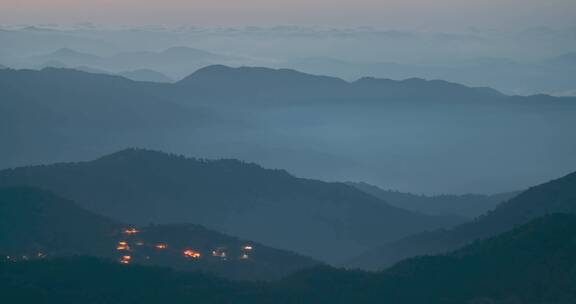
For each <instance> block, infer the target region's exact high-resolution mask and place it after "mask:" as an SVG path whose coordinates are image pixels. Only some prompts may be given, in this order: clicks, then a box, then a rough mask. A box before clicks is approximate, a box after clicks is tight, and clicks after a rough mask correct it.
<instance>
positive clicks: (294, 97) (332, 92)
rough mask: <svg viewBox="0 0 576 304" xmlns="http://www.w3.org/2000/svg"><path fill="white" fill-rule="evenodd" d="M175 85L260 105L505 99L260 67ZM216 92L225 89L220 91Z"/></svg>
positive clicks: (412, 82) (476, 91) (448, 87)
mask: <svg viewBox="0 0 576 304" xmlns="http://www.w3.org/2000/svg"><path fill="white" fill-rule="evenodd" d="M176 86H177V87H178V88H180V89H181V90H183V91H184V92H186V94H191V95H192V96H197V97H199V98H203V99H206V98H210V99H220V100H221V99H224V100H227V101H230V99H232V98H233V99H234V100H236V102H244V101H250V102H255V101H261V102H266V103H268V104H270V103H272V104H274V103H281V102H282V101H286V100H290V101H291V102H292V103H294V102H297V101H306V102H310V101H312V100H314V101H315V102H316V103H318V102H329V103H331V104H337V103H339V102H342V101H346V102H350V101H351V100H355V101H356V102H360V101H381V100H384V99H390V98H393V99H394V100H397V101H398V100H400V101H401V100H419V101H424V100H434V99H438V98H442V99H443V100H444V101H450V100H459V101H460V102H464V101H467V102H468V101H481V100H484V101H486V100H494V99H496V100H498V99H504V98H505V96H504V95H502V94H501V93H499V92H497V91H495V90H492V89H489V88H471V87H466V86H463V85H460V84H456V83H450V82H446V81H441V80H433V81H427V80H424V79H417V78H413V79H406V80H403V81H394V80H389V79H376V78H371V77H366V78H361V79H359V80H357V81H354V82H346V81H344V80H342V79H340V78H336V77H328V76H317V75H311V74H306V73H302V72H298V71H295V70H290V69H277V70H276V69H270V68H260V67H240V68H231V67H227V66H223V65H214V66H208V67H205V68H202V69H199V70H198V71H196V72H194V73H192V74H191V75H190V76H188V77H186V78H184V79H182V80H181V81H179V82H178V83H176ZM220 88H226V90H221V89H220Z"/></svg>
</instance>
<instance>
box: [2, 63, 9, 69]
mask: <svg viewBox="0 0 576 304" xmlns="http://www.w3.org/2000/svg"><path fill="white" fill-rule="evenodd" d="M6 69H8V67H7V66H5V65H1V64H0V70H6Z"/></svg>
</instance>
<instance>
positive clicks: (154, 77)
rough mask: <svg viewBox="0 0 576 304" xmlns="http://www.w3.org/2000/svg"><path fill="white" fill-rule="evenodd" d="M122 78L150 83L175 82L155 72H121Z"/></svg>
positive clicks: (142, 70)
mask: <svg viewBox="0 0 576 304" xmlns="http://www.w3.org/2000/svg"><path fill="white" fill-rule="evenodd" d="M119 75H120V76H123V77H126V78H128V79H132V80H135V81H148V82H161V83H163V82H174V79H172V78H170V77H168V76H166V75H164V74H162V73H160V72H157V71H154V70H150V69H139V70H133V71H126V72H120V73H119Z"/></svg>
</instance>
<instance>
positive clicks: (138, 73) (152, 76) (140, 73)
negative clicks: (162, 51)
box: [39, 60, 174, 83]
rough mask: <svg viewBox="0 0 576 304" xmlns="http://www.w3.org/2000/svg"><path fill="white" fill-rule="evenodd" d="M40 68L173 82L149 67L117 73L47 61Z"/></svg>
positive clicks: (136, 79)
mask: <svg viewBox="0 0 576 304" xmlns="http://www.w3.org/2000/svg"><path fill="white" fill-rule="evenodd" d="M39 68H40V69H42V70H43V69H49V68H56V69H70V70H78V71H82V72H86V73H92V74H105V75H117V76H122V77H124V78H128V79H130V80H134V81H146V82H158V83H171V82H174V79H172V78H170V77H168V76H166V75H164V74H162V73H160V72H157V71H154V70H150V69H138V70H133V71H120V72H118V73H112V72H109V71H106V70H103V69H97V68H93V67H90V66H87V65H79V66H75V67H69V66H67V65H66V64H64V63H62V62H60V61H54V60H52V61H47V62H46V63H44V64H42V65H41V66H40V67H39Z"/></svg>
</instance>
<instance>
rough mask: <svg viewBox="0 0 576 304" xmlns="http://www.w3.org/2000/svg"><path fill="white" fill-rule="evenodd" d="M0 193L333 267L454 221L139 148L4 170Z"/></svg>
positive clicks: (246, 168)
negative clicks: (49, 199) (30, 192)
mask: <svg viewBox="0 0 576 304" xmlns="http://www.w3.org/2000/svg"><path fill="white" fill-rule="evenodd" d="M0 185H2V186H16V185H27V186H34V187H39V188H43V189H48V190H51V191H54V192H56V193H59V194H61V195H63V196H65V197H67V198H71V199H73V200H74V201H77V202H78V203H80V204H82V206H84V207H86V208H87V209H88V210H90V211H94V212H97V213H98V214H102V215H106V216H108V217H111V218H113V219H115V220H119V221H123V222H129V223H136V224H140V225H142V224H148V223H158V224H167V223H180V222H188V223H196V224H201V225H204V226H206V227H208V228H211V229H215V230H217V231H222V232H225V233H229V234H232V235H237V236H240V237H243V238H247V239H252V240H255V241H259V242H263V243H266V244H269V245H271V246H274V247H277V248H282V249H290V250H294V251H297V252H300V253H303V254H306V255H309V256H312V257H315V258H317V259H321V260H323V261H328V262H332V263H335V262H340V261H343V260H345V259H347V258H350V257H351V256H353V255H356V254H359V253H360V252H362V251H364V250H366V249H368V248H371V246H373V245H374V244H377V243H380V242H382V241H385V240H389V241H392V240H395V239H398V238H400V237H403V236H407V235H409V234H412V233H416V232H421V231H424V230H430V229H434V228H438V227H447V226H451V225H453V224H456V223H458V222H460V219H459V218H454V217H449V216H448V217H446V216H427V215H424V214H419V213H415V212H410V211H406V210H404V209H400V208H397V207H393V206H391V205H388V204H386V203H385V202H383V201H381V200H379V199H377V198H375V197H373V196H370V195H368V194H366V193H364V192H362V191H360V190H357V189H356V188H354V187H351V186H348V185H345V184H342V183H327V182H322V181H318V180H311V179H302V178H297V177H294V176H292V175H290V174H289V173H287V172H286V171H283V170H270V169H264V168H262V167H260V166H258V165H255V164H250V163H243V162H240V161H236V160H215V161H210V160H202V159H192V158H185V157H182V156H177V155H170V154H165V153H160V152H155V151H149V150H139V149H128V150H123V151H121V152H118V153H114V154H111V155H108V156H105V157H102V158H99V159H97V160H94V161H90V162H79V163H61V164H55V165H49V166H33V167H23V168H17V169H13V170H12V169H10V170H4V171H1V172H0Z"/></svg>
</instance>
